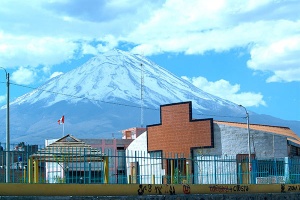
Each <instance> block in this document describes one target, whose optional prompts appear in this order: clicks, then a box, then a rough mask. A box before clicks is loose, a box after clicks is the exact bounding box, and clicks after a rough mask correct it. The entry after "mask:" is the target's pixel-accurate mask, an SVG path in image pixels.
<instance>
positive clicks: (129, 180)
mask: <svg viewBox="0 0 300 200" xmlns="http://www.w3.org/2000/svg"><path fill="white" fill-rule="evenodd" d="M128 184H131V175H130V174H129V175H128Z"/></svg>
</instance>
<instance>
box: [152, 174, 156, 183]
mask: <svg viewBox="0 0 300 200" xmlns="http://www.w3.org/2000/svg"><path fill="white" fill-rule="evenodd" d="M152 184H155V175H154V174H153V175H152Z"/></svg>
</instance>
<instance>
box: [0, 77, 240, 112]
mask: <svg viewBox="0 0 300 200" xmlns="http://www.w3.org/2000/svg"><path fill="white" fill-rule="evenodd" d="M0 83H6V82H0ZM10 84H11V85H15V86H19V87H23V88H29V89H33V90H39V91H43V92H49V93H53V94H57V95H63V96H67V97H71V98H79V99H85V100H89V101H95V102H101V103H107V104H113V105H118V106H126V107H132V108H139V109H140V108H141V107H140V106H135V105H129V104H122V103H116V102H108V101H103V100H96V99H90V98H87V97H80V96H76V95H70V94H65V93H61V92H55V91H50V90H45V89H42V88H41V87H37V88H36V87H31V86H26V85H21V84H17V83H10ZM144 109H147V110H154V111H159V110H160V108H149V107H144ZM168 112H172V111H168ZM177 113H187V112H177ZM193 114H194V115H197V116H211V117H224V118H245V117H241V116H229V115H214V114H200V113H193Z"/></svg>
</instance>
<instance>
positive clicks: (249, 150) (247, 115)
mask: <svg viewBox="0 0 300 200" xmlns="http://www.w3.org/2000/svg"><path fill="white" fill-rule="evenodd" d="M239 106H240V107H242V108H244V109H245V111H246V118H247V130H248V156H249V158H248V160H249V165H248V172H249V183H250V184H251V146H250V128H249V113H248V111H247V109H246V108H245V107H244V106H242V105H239Z"/></svg>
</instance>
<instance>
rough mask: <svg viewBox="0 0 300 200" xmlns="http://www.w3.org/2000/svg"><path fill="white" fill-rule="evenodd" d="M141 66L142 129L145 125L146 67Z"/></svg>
mask: <svg viewBox="0 0 300 200" xmlns="http://www.w3.org/2000/svg"><path fill="white" fill-rule="evenodd" d="M140 65H141V127H143V125H144V97H143V90H144V65H143V63H141V64H140Z"/></svg>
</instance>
